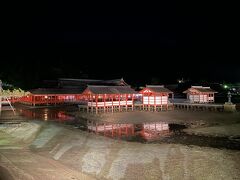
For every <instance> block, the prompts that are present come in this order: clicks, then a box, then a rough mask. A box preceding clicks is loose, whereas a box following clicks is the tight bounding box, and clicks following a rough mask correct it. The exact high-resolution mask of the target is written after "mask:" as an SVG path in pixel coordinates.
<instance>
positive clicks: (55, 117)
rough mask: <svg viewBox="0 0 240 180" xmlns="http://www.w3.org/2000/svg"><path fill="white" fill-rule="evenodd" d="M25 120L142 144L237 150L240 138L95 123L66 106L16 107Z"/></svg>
mask: <svg viewBox="0 0 240 180" xmlns="http://www.w3.org/2000/svg"><path fill="white" fill-rule="evenodd" d="M17 111H18V112H19V113H20V114H21V116H23V117H24V118H25V119H29V120H31V119H37V120H44V121H55V122H60V123H64V124H69V125H72V126H74V127H75V128H78V129H80V130H83V131H88V132H91V133H95V134H97V135H101V136H106V137H109V138H113V139H119V140H124V141H131V142H141V143H176V144H184V145H196V146H204V147H213V148H220V149H221V148H225V149H234V150H240V137H229V138H228V137H208V136H198V135H190V134H187V133H184V132H183V129H185V128H187V127H186V126H185V125H181V124H168V123H166V122H151V123H141V124H131V123H125V124H112V123H96V122H93V121H87V120H85V119H75V118H74V117H72V116H69V115H67V114H66V112H67V111H69V109H66V107H64V108H38V109H21V108H19V109H17Z"/></svg>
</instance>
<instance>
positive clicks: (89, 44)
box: [0, 1, 240, 88]
mask: <svg viewBox="0 0 240 180" xmlns="http://www.w3.org/2000/svg"><path fill="white" fill-rule="evenodd" d="M213 7H214V5H213V4H209V3H208V4H207V5H206V3H204V2H203V3H202V4H199V2H195V3H193V2H191V3H190V2H181V4H179V3H177V2H176V1H167V2H162V3H159V4H147V3H146V2H145V3H144V4H141V3H140V2H139V3H138V4H130V3H127V4H124V3H122V2H118V3H117V2H116V3H114V4H104V3H103V2H98V3H95V2H89V4H86V3H82V2H81V3H80V2H78V3H72V2H68V1H63V2H62V1H58V2H54V3H53V2H52V3H50V2H48V3H42V4H40V3H37V2H31V3H30V4H29V2H28V3H27V2H26V3H25V2H21V3H19V4H17V6H16V9H14V13H13V14H12V15H10V14H9V15H7V16H6V18H5V20H4V23H6V27H8V28H7V29H9V31H8V33H6V36H5V38H6V46H5V47H6V49H8V50H10V51H9V53H6V55H5V54H4V55H3V54H2V59H4V60H5V61H4V63H3V64H2V66H4V67H5V68H1V72H0V78H1V79H3V80H5V81H8V82H13V83H14V84H16V85H18V86H21V87H23V88H32V87H37V86H38V84H39V83H40V82H41V81H42V80H44V79H56V78H58V77H69V78H95V79H114V78H121V77H123V78H124V79H125V80H126V81H127V82H129V83H133V84H134V83H135V84H139V85H141V84H146V83H151V82H152V81H154V80H155V81H156V80H157V81H159V83H161V84H162V83H175V82H176V80H177V79H178V78H181V77H184V78H188V79H191V80H195V81H198V80H205V81H223V80H224V81H230V82H236V81H239V77H240V68H239V63H237V62H236V60H237V57H235V56H234V54H233V52H234V51H235V50H234V48H233V43H232V42H233V38H234V36H233V32H232V30H231V28H233V27H232V26H231V22H230V20H229V19H226V17H225V18H223V16H222V15H220V14H218V12H216V11H215V10H213ZM221 59H223V62H220V61H221ZM13 62H14V63H13Z"/></svg>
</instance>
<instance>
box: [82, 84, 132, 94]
mask: <svg viewBox="0 0 240 180" xmlns="http://www.w3.org/2000/svg"><path fill="white" fill-rule="evenodd" d="M86 90H89V91H90V92H91V93H93V94H137V92H136V91H135V90H134V89H132V88H131V87H130V86H92V85H88V87H87V89H86Z"/></svg>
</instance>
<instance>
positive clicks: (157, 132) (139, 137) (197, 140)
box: [79, 121, 240, 150]
mask: <svg viewBox="0 0 240 180" xmlns="http://www.w3.org/2000/svg"><path fill="white" fill-rule="evenodd" d="M185 128H187V127H186V126H185V125H181V124H168V123H165V122H152V123H142V124H107V123H106V124H103V123H101V124H100V123H99V124H95V123H93V122H90V121H89V122H88V123H87V125H85V126H84V125H80V126H79V129H81V130H87V131H89V132H93V133H95V134H97V135H101V136H106V137H109V138H113V139H120V140H125V141H131V142H141V143H175V144H184V145H196V146H202V147H213V148H219V149H233V150H240V141H239V138H228V137H208V136H198V135H190V134H187V133H185V132H183V129H185Z"/></svg>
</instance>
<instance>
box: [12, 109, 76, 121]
mask: <svg viewBox="0 0 240 180" xmlns="http://www.w3.org/2000/svg"><path fill="white" fill-rule="evenodd" d="M17 112H18V113H19V114H20V115H21V116H23V117H25V118H27V119H37V120H43V121H56V122H66V121H73V120H74V119H75V118H74V117H72V116H69V115H67V114H66V110H65V109H63V108H37V109H24V108H18V109H17Z"/></svg>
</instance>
